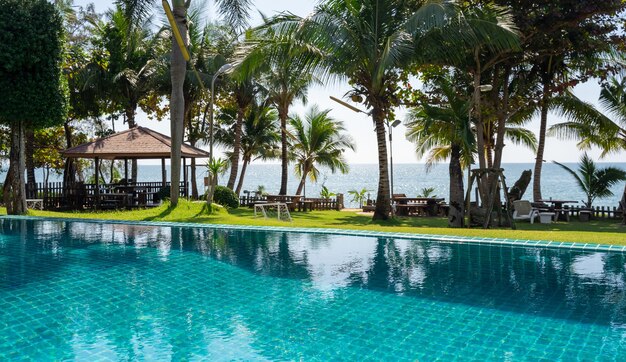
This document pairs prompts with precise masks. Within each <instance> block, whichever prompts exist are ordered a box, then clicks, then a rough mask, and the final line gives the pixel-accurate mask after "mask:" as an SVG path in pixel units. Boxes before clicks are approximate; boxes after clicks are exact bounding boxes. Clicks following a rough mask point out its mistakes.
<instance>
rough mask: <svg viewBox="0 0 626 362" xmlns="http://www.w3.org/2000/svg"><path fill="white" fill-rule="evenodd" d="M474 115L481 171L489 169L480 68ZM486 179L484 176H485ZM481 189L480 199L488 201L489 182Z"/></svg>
mask: <svg viewBox="0 0 626 362" xmlns="http://www.w3.org/2000/svg"><path fill="white" fill-rule="evenodd" d="M473 103H474V114H475V115H476V149H477V150H478V152H477V153H478V154H477V157H478V167H479V168H480V169H485V168H487V162H486V159H485V125H484V123H483V120H482V115H481V112H480V68H479V69H478V70H477V71H476V72H475V73H474V100H473ZM483 177H484V176H483ZM482 181H483V182H481V187H479V188H478V192H479V193H480V199H481V201H482V202H485V200H487V197H488V196H487V195H488V192H487V189H486V188H485V186H486V185H487V180H486V179H484V178H483V180H482Z"/></svg>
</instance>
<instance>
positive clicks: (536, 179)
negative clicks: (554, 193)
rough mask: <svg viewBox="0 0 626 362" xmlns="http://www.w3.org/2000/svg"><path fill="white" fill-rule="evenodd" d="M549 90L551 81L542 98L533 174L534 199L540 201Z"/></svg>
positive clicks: (544, 89)
mask: <svg viewBox="0 0 626 362" xmlns="http://www.w3.org/2000/svg"><path fill="white" fill-rule="evenodd" d="M548 91H549V82H548V81H544V83H543V95H542V98H541V120H540V122H541V125H540V126H539V143H538V144H537V157H536V158H535V174H534V175H533V200H534V201H535V202H539V200H541V199H543V197H542V196H541V169H542V167H543V153H544V150H545V147H546V128H547V127H548V96H549V94H548Z"/></svg>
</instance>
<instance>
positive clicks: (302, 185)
mask: <svg viewBox="0 0 626 362" xmlns="http://www.w3.org/2000/svg"><path fill="white" fill-rule="evenodd" d="M308 173H309V168H308V167H306V166H305V167H304V172H302V178H301V179H300V184H299V185H298V190H297V191H296V195H300V194H301V193H302V189H303V188H304V183H305V182H306V175H307V174H308Z"/></svg>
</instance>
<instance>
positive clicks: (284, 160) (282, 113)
mask: <svg viewBox="0 0 626 362" xmlns="http://www.w3.org/2000/svg"><path fill="white" fill-rule="evenodd" d="M279 117H280V142H281V155H280V161H281V173H280V191H279V192H278V194H279V195H287V178H288V177H289V176H288V175H289V153H288V150H287V148H288V142H287V117H289V110H288V109H287V108H286V107H281V109H280V110H279Z"/></svg>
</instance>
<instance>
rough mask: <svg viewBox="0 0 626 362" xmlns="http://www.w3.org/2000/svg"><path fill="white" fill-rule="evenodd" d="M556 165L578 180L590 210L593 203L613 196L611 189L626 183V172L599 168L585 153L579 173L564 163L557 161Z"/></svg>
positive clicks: (586, 205) (581, 159) (614, 168)
mask: <svg viewBox="0 0 626 362" xmlns="http://www.w3.org/2000/svg"><path fill="white" fill-rule="evenodd" d="M554 163H556V164H557V165H559V166H561V168H563V169H564V170H565V171H567V172H568V173H569V174H571V175H572V176H573V177H574V179H576V183H577V184H578V187H580V189H581V190H582V191H583V192H584V193H585V195H586V196H587V200H586V201H583V202H584V203H585V207H588V208H591V207H592V205H593V202H594V201H595V199H597V198H604V197H609V196H613V192H612V191H611V187H613V186H614V185H616V184H617V183H618V182H620V181H626V171H624V170H622V169H619V168H616V167H604V168H599V167H598V166H597V165H596V164H595V162H593V160H592V159H591V158H589V156H588V155H587V153H584V154H583V155H582V157H581V158H580V164H579V165H578V172H576V171H574V170H572V169H571V168H569V167H567V166H565V165H563V164H562V163H559V162H556V161H555V162H554Z"/></svg>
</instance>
